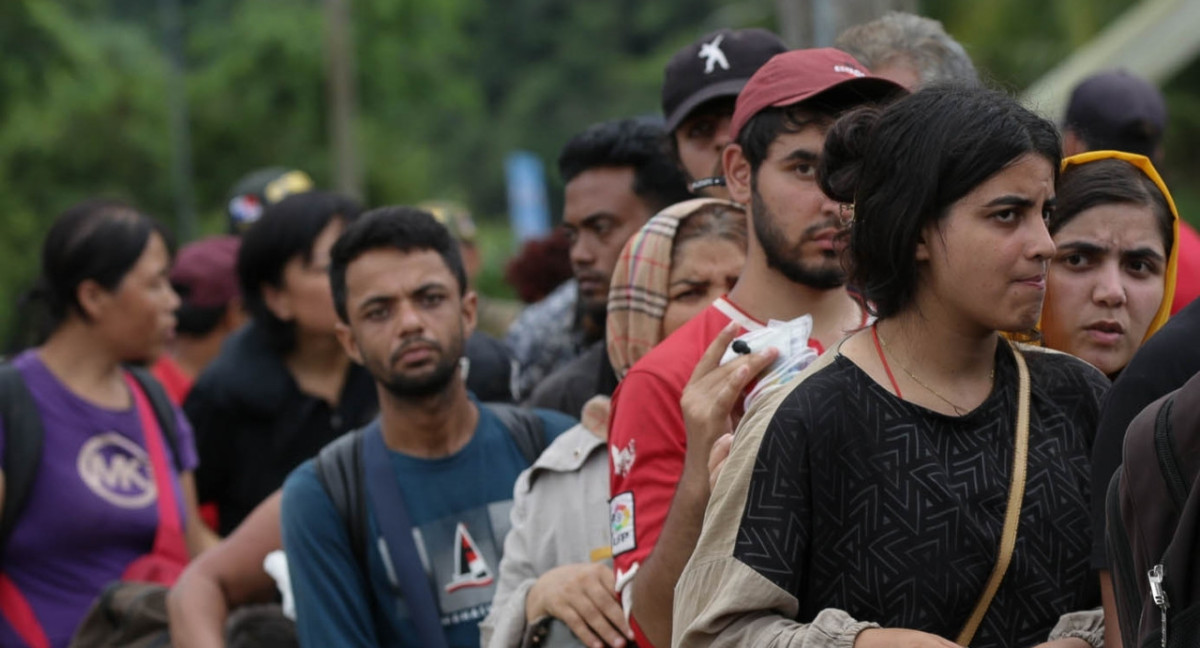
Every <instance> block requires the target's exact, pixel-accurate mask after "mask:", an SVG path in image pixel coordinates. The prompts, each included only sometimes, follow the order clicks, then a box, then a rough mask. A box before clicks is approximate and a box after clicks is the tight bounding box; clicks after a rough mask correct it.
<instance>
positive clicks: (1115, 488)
mask: <svg viewBox="0 0 1200 648" xmlns="http://www.w3.org/2000/svg"><path fill="white" fill-rule="evenodd" d="M1121 485H1122V481H1121V468H1120V467H1118V468H1117V470H1116V471H1115V472H1114V473H1113V476H1112V479H1111V480H1109V483H1108V490H1107V492H1106V493H1105V495H1104V506H1105V516H1104V517H1105V519H1106V523H1105V532H1104V538H1105V546H1106V547H1107V553H1108V564H1109V567H1110V573H1111V575H1112V582H1113V589H1114V593H1115V596H1116V599H1117V601H1116V603H1117V611H1118V612H1119V613H1120V614H1118V615H1117V620H1118V621H1119V624H1118V625H1119V628H1120V633H1121V637H1122V638H1124V640H1125V645H1126V646H1136V645H1137V626H1138V621H1139V619H1140V618H1141V613H1142V596H1141V592H1140V590H1139V589H1138V582H1139V581H1140V580H1141V575H1139V574H1135V573H1134V567H1133V547H1132V545H1130V543H1129V535H1128V533H1127V532H1126V530H1125V522H1124V519H1123V518H1122V517H1121ZM1106 622H1107V623H1111V621H1109V620H1107V619H1106Z"/></svg>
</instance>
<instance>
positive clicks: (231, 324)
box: [219, 297, 246, 333]
mask: <svg viewBox="0 0 1200 648" xmlns="http://www.w3.org/2000/svg"><path fill="white" fill-rule="evenodd" d="M245 323H246V309H245V306H244V305H243V304H242V298H241V297H234V298H233V299H230V300H229V303H228V304H225V314H224V315H222V316H221V323H220V325H219V328H220V329H221V331H222V332H224V333H232V332H234V331H236V330H238V329H240V328H242V324H245Z"/></svg>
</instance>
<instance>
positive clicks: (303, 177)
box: [225, 167, 313, 234]
mask: <svg viewBox="0 0 1200 648" xmlns="http://www.w3.org/2000/svg"><path fill="white" fill-rule="evenodd" d="M312 189H313V181H312V178H310V177H309V176H308V174H307V173H305V172H303V171H300V170H299V169H289V168H286V167H269V168H266V169H258V170H256V171H251V172H250V173H247V174H246V175H244V176H242V178H241V179H240V180H238V181H237V183H236V184H234V185H233V189H232V190H231V191H230V195H229V199H228V201H227V202H226V203H225V214H226V216H227V217H228V218H229V233H230V234H242V233H244V232H245V231H246V230H247V229H249V228H250V226H251V225H253V224H254V222H255V221H257V220H258V219H259V217H261V216H262V213H263V210H265V209H266V208H267V207H270V206H271V205H274V204H275V203H277V202H279V201H281V200H283V199H284V198H287V197H288V196H290V195H292V194H296V193H304V192H306V191H312Z"/></svg>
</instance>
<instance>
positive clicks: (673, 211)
mask: <svg viewBox="0 0 1200 648" xmlns="http://www.w3.org/2000/svg"><path fill="white" fill-rule="evenodd" d="M712 204H720V205H728V206H731V207H734V208H736V209H738V210H741V209H742V207H741V206H740V205H738V204H737V203H733V202H730V201H727V200H719V199H716V198H695V199H692V200H685V201H683V202H681V203H676V204H674V205H671V206H670V207H667V208H666V209H664V210H662V211H661V212H659V213H658V214H656V215H655V216H654V218H651V219H650V220H649V221H647V222H646V224H645V225H643V226H642V229H640V230H638V232H637V233H636V234H634V235H633V236H632V237H630V239H629V241H628V242H627V243H625V247H624V249H622V250H621V256H620V257H619V258H618V259H617V267H616V268H615V269H614V270H613V275H612V283H611V287H610V288H609V292H608V325H607V337H608V357H609V360H611V361H612V365H613V369H614V370H615V371H616V373H617V378H618V379H621V378H624V377H625V374H626V372H628V371H629V368H630V367H632V366H633V363H634V362H637V360H638V359H639V358H641V357H642V356H644V355H646V352H647V351H649V350H650V349H651V348H652V347H654V345H656V344H658V343H659V342H660V341H662V319H663V313H665V312H666V310H667V302H668V301H669V295H668V293H667V286H668V282H669V281H670V278H671V250H672V249H673V248H674V245H675V231H676V229H677V228H678V226H679V222H680V221H681V220H683V219H684V218H686V217H687V216H688V215H690V214H691V213H692V212H694V211H696V210H697V209H699V208H701V207H704V206H706V205H712Z"/></svg>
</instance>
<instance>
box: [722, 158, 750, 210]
mask: <svg viewBox="0 0 1200 648" xmlns="http://www.w3.org/2000/svg"><path fill="white" fill-rule="evenodd" d="M721 167H722V168H723V169H724V171H725V187H726V188H727V189H729V197H730V198H732V199H733V201H734V202H738V203H741V204H743V205H749V204H750V185H751V169H750V161H749V160H747V159H746V156H745V154H744V153H743V151H742V147H741V146H739V145H737V144H730V145H729V146H726V147H725V150H723V151H721Z"/></svg>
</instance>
